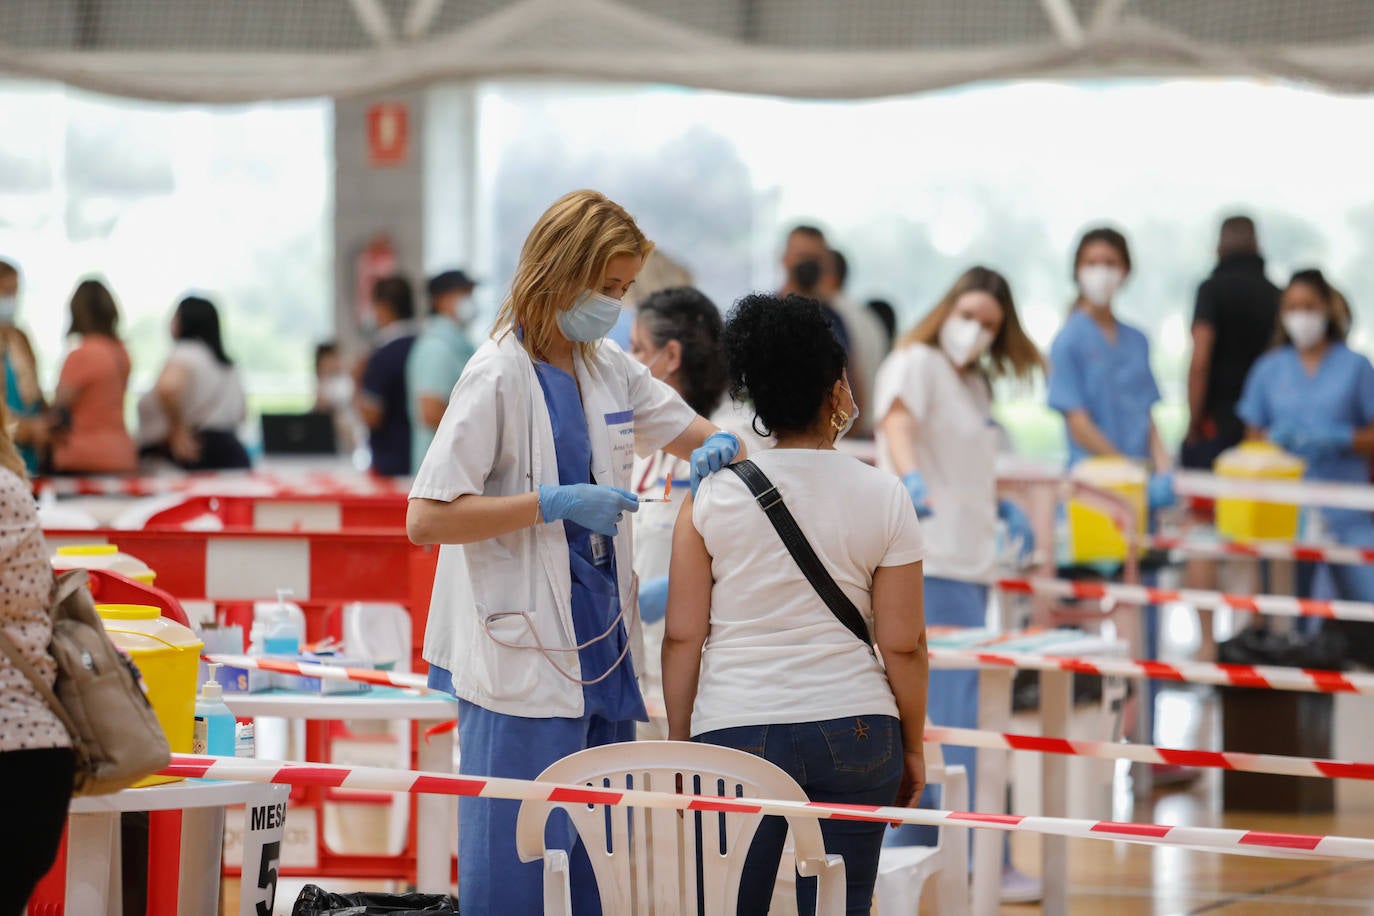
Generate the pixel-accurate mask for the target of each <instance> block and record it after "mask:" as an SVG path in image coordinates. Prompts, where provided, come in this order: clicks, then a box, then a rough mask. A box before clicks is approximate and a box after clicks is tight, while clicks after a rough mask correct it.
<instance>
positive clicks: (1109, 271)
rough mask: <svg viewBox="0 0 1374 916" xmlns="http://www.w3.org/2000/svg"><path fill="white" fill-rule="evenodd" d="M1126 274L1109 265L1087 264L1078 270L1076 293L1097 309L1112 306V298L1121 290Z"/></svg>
mask: <svg viewBox="0 0 1374 916" xmlns="http://www.w3.org/2000/svg"><path fill="white" fill-rule="evenodd" d="M1125 280H1126V274H1125V273H1124V272H1123V271H1122V270H1121V268H1119V267H1112V266H1111V265H1110V264H1089V265H1087V266H1086V267H1080V268H1079V269H1078V291H1079V292H1081V293H1082V294H1083V298H1084V299H1087V300H1088V301H1089V302H1091V303H1092V304H1093V305H1095V306H1097V307H1098V308H1105V307H1106V306H1109V305H1111V304H1112V297H1113V296H1115V295H1116V291H1117V290H1119V289H1121V284H1122V283H1124V282H1125Z"/></svg>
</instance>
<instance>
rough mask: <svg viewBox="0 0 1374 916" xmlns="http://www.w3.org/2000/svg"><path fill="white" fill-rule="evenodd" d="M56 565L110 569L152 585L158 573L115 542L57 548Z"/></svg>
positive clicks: (53, 560) (54, 559)
mask: <svg viewBox="0 0 1374 916" xmlns="http://www.w3.org/2000/svg"><path fill="white" fill-rule="evenodd" d="M52 562H53V565H54V566H60V567H62V568H64V569H108V570H109V571H110V572H117V573H119V574H120V575H121V576H127V577H128V578H130V579H133V580H134V581H135V582H142V583H143V584H144V585H152V584H153V581H154V580H155V579H157V574H156V573H155V572H153V570H152V569H151V568H149V566H148V564H147V563H144V562H143V561H142V560H140V559H139V558H138V557H131V556H129V555H128V554H127V553H120V552H119V548H118V547H116V546H115V545H114V544H74V545H72V546H69V547H59V548H57V554H56V555H55V556H54V557H53V558H52Z"/></svg>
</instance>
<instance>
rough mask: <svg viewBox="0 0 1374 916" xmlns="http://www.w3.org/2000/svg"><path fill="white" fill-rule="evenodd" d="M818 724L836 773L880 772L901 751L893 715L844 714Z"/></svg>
mask: <svg viewBox="0 0 1374 916" xmlns="http://www.w3.org/2000/svg"><path fill="white" fill-rule="evenodd" d="M816 724H817V726H818V727H819V728H820V731H821V735H823V736H824V737H825V743H826V745H827V746H829V748H830V758H831V762H832V763H834V765H835V770H836V772H839V773H854V774H857V775H868V774H871V773H877V772H879V771H881V770H883V769H885V768H887V767H890V766H891V765H892V761H893V758H894V757H896V756H897V754H898V753H899V749H898V737H899V736H898V723H897V720H896V719H894V718H893V717H891V716H845V717H844V718H840V719H827V720H826V721H824V722H818V723H816Z"/></svg>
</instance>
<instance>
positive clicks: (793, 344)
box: [725, 293, 847, 434]
mask: <svg viewBox="0 0 1374 916" xmlns="http://www.w3.org/2000/svg"><path fill="white" fill-rule="evenodd" d="M725 362H726V365H727V366H728V367H729V370H730V394H731V396H732V397H734V398H735V399H736V400H746V399H747V400H749V401H752V402H753V404H754V413H755V415H756V418H757V420H758V421H759V422H762V423H763V425H764V427H765V428H766V429H767V430H768V432H769V433H773V434H777V433H783V434H787V433H799V432H805V431H806V430H809V429H811V428H812V427H813V426H815V425H816V423H817V421H818V420H820V419H821V417H820V413H821V410H822V408H823V407H824V405H825V398H826V395H828V394H829V393H830V390H831V389H832V388H834V386H835V382H837V381H839V379H840V377H841V376H842V375H843V374H844V369H845V364H846V362H847V358H846V355H845V351H844V347H843V346H841V345H840V342H839V341H838V340H837V339H836V338H835V332H834V331H833V330H832V329H831V326H830V320H829V318H827V317H826V314H825V309H824V308H822V307H821V304H820V303H819V302H817V301H816V300H814V299H808V298H806V297H805V296H797V295H790V296H773V295H766V294H762V293H755V294H754V295H751V296H745V297H744V298H743V299H741V300H739V301H738V302H736V303H735V307H734V308H733V309H731V311H730V317H729V319H728V320H727V321H726V322H725Z"/></svg>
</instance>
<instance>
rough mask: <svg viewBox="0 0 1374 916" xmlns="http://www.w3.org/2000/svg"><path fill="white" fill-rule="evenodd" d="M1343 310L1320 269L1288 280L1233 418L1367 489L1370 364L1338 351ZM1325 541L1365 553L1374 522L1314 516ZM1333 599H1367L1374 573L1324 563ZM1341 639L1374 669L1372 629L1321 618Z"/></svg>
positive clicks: (1371, 430) (1371, 435)
mask: <svg viewBox="0 0 1374 916" xmlns="http://www.w3.org/2000/svg"><path fill="white" fill-rule="evenodd" d="M1348 316H1349V311H1348V309H1347V308H1346V307H1345V303H1344V299H1343V298H1342V297H1341V295H1340V293H1339V292H1337V291H1336V290H1335V289H1334V288H1332V286H1331V284H1330V283H1329V282H1327V280H1326V278H1325V277H1324V276H1323V275H1322V273H1321V271H1319V270H1303V271H1299V272H1298V273H1296V274H1294V275H1293V279H1292V280H1291V281H1290V282H1289V284H1288V287H1287V288H1286V289H1285V290H1284V291H1283V298H1282V299H1281V300H1280V306H1279V327H1278V330H1277V335H1276V336H1277V340H1278V342H1279V346H1277V347H1276V348H1275V349H1274V350H1271V351H1270V352H1269V353H1267V354H1265V355H1264V356H1262V357H1260V359H1259V361H1258V362H1256V363H1255V365H1254V366H1253V367H1252V368H1251V369H1250V374H1249V375H1247V376H1246V378H1245V389H1244V392H1243V393H1242V394H1241V399H1240V403H1239V404H1238V405H1237V406H1236V414H1237V415H1238V416H1239V417H1240V418H1241V419H1242V420H1244V421H1245V424H1246V427H1247V430H1248V436H1249V437H1250V438H1255V439H1258V438H1266V437H1267V438H1268V439H1269V440H1270V441H1271V442H1273V443H1275V444H1276V445H1278V446H1280V447H1281V448H1284V449H1286V450H1287V451H1289V452H1292V453H1293V454H1295V455H1298V456H1299V457H1301V458H1302V459H1303V460H1304V461H1306V462H1307V471H1306V474H1305V476H1306V478H1307V479H1309V480H1327V481H1336V482H1341V483H1359V484H1367V483H1369V474H1370V455H1371V453H1374V366H1371V365H1370V362H1369V360H1368V359H1367V358H1366V357H1365V356H1363V355H1361V354H1359V353H1356V352H1354V351H1353V350H1351V349H1350V348H1349V347H1347V346H1346V345H1345V335H1346V331H1347V330H1348V327H1349V318H1348ZM1310 520H1311V521H1315V522H1316V523H1317V524H1319V525H1320V528H1321V530H1322V531H1323V532H1324V533H1325V536H1326V537H1327V538H1329V539H1333V540H1335V541H1336V542H1337V543H1339V544H1345V545H1349V546H1357V547H1370V546H1374V520H1371V516H1370V513H1368V512H1364V511H1360V510H1355V509H1334V508H1333V509H1321V510H1317V512H1316V514H1315V515H1314V516H1312V517H1311V519H1310ZM1330 570H1331V577H1332V581H1333V583H1334V585H1335V587H1336V590H1337V592H1338V593H1339V596H1340V597H1341V598H1344V599H1347V600H1355V601H1374V566H1347V565H1332V566H1331V567H1330ZM1328 623H1329V624H1332V625H1335V626H1337V627H1338V628H1339V629H1340V631H1341V632H1342V633H1344V634H1345V637H1346V640H1347V651H1348V653H1349V655H1350V656H1351V657H1352V658H1353V659H1355V660H1357V661H1360V662H1362V663H1364V664H1366V665H1368V664H1371V663H1374V624H1369V623H1358V622H1351V621H1330V622H1328Z"/></svg>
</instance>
